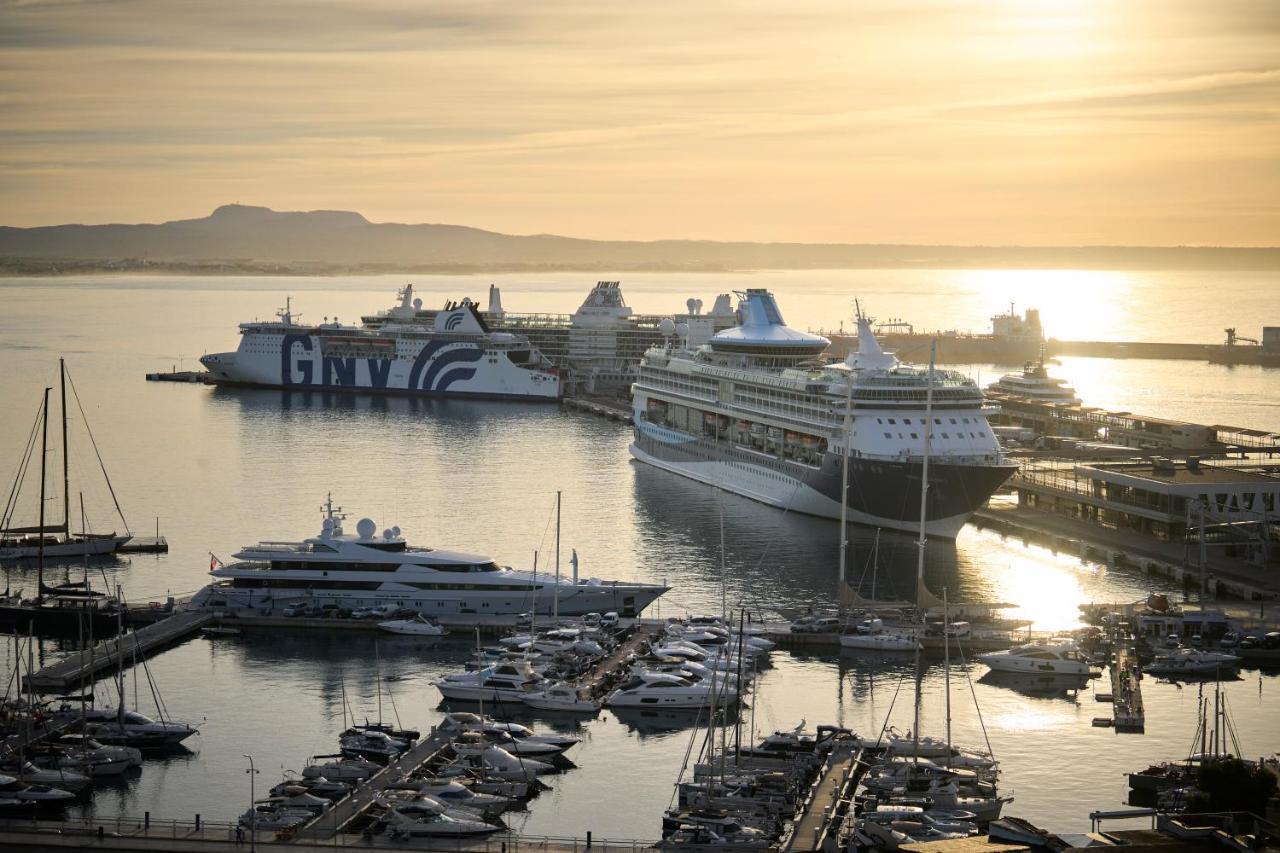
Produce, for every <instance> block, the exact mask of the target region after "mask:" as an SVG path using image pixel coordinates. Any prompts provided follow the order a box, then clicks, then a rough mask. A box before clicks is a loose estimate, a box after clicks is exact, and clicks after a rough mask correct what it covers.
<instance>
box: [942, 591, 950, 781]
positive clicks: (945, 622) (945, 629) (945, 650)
mask: <svg viewBox="0 0 1280 853" xmlns="http://www.w3.org/2000/svg"><path fill="white" fill-rule="evenodd" d="M942 684H943V688H942V690H943V694H942V695H943V702H942V705H943V707H944V708H945V709H946V717H947V766H948V767H950V766H951V613H950V611H949V610H948V609H947V588H946V587H945V586H944V587H943V588H942Z"/></svg>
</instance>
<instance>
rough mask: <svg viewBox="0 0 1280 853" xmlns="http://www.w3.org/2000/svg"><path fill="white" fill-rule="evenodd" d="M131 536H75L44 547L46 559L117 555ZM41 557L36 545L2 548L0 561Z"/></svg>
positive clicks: (0, 549)
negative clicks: (116, 552)
mask: <svg viewBox="0 0 1280 853" xmlns="http://www.w3.org/2000/svg"><path fill="white" fill-rule="evenodd" d="M132 538H133V537H131V536H116V535H114V534H109V535H89V536H73V537H71V538H70V539H63V540H60V541H58V542H55V543H52V544H46V545H45V546H44V558H45V559H46V560H55V559H60V558H62V559H63V561H64V562H65V558H68V557H70V558H72V559H80V558H82V557H102V556H105V555H107V554H113V553H115V550H116V549H117V548H119V547H120V546H121V545H123V544H124V543H125V542H128V541H129V540H130V539H132ZM39 557H40V548H39V547H38V546H36V545H12V546H8V547H0V560H5V561H8V560H36V559H39Z"/></svg>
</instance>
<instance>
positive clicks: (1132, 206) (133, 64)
mask: <svg viewBox="0 0 1280 853" xmlns="http://www.w3.org/2000/svg"><path fill="white" fill-rule="evenodd" d="M233 201H239V202H242V203H245V204H261V205H266V206H269V207H273V208H276V209H280V210H292V209H314V208H329V209H346V210H357V211H360V212H361V213H363V214H365V215H366V216H367V217H368V218H369V219H371V220H373V221H402V222H445V223H455V224H463V225H473V226H477V227H481V228H487V229H492V230H496V231H503V232H508V233H520V234H527V233H557V234H565V235H570V236H582V237H597V238H606V239H656V238H665V237H687V238H707V239H721V240H760V241H768V240H779V241H800V242H851V243H865V242H914V243H985V244H993V243H999V244H1048V245H1060V244H1081V243H1106V244H1145V245H1175V244H1214V245H1276V244H1280V0H1135V2H1125V0H1109V1H1108V0H989V2H972V3H959V2H944V0H883V2H878V0H866V2H862V0H843V2H821V1H820V0H772V2H727V0H701V2H700V1H699V0H681V2H666V0H640V2H629V3H620V2H611V0H589V1H587V2H577V0H565V2H557V0H519V2H498V0H492V1H490V0H464V2H444V0H330V2H315V0H313V1H312V2H269V0H263V1H262V2H237V1H236V0H218V1H217V2H208V0H202V2H187V0H120V2H113V1H112V0H83V2H81V1H80V0H0V223H2V224H8V225H41V224H53V223H62V222H87V223H98V222H144V221H150V222H155V221H164V220H168V219H179V218H187V217H195V216H203V215H205V214H207V213H208V212H209V211H211V210H212V209H213V208H214V207H216V206H217V205H219V204H224V203H227V202H233Z"/></svg>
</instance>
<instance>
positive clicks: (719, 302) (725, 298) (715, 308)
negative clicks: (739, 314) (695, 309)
mask: <svg viewBox="0 0 1280 853" xmlns="http://www.w3.org/2000/svg"><path fill="white" fill-rule="evenodd" d="M711 313H712V314H713V315H715V316H716V317H732V316H733V301H732V300H731V299H730V298H729V294H727V293H722V294H720V295H719V296H717V297H716V301H715V304H714V305H712V306H711Z"/></svg>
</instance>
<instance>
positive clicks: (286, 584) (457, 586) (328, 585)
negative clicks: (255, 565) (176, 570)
mask: <svg viewBox="0 0 1280 853" xmlns="http://www.w3.org/2000/svg"><path fill="white" fill-rule="evenodd" d="M231 585H232V586H234V587H242V588H245V587H247V588H252V589H315V588H316V587H317V584H316V581H314V580H307V579H305V578H288V579H286V578H236V579H235V580H233V581H232V583H231ZM381 586H382V581H330V580H326V581H324V582H323V583H322V584H320V585H319V588H320V589H321V590H322V591H323V590H330V589H364V590H374V589H378V588H380V587H381ZM403 586H409V587H413V588H414V589H432V590H442V589H447V590H470V591H478V592H533V590H534V585H533V584H518V583H491V584H476V583H426V582H422V583H419V582H414V583H405V584H403ZM539 588H541V587H539Z"/></svg>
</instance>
